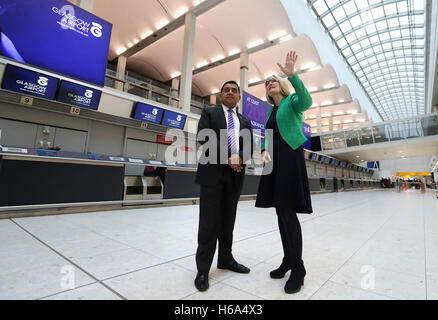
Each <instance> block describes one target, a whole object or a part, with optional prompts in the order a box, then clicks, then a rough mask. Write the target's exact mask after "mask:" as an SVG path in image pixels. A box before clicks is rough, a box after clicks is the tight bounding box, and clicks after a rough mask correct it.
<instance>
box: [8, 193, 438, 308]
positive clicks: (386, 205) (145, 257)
mask: <svg viewBox="0 0 438 320" xmlns="http://www.w3.org/2000/svg"><path fill="white" fill-rule="evenodd" d="M312 201H313V208H314V214H311V215H299V218H300V221H301V226H302V230H303V242H304V248H303V251H304V253H303V260H304V262H305V266H306V269H307V276H306V279H305V283H304V286H303V287H302V290H301V291H300V292H299V293H297V294H292V295H288V294H285V293H284V291H283V286H284V283H285V281H286V280H287V277H285V278H284V279H279V280H274V279H270V278H269V272H270V271H271V270H272V269H274V268H275V267H276V266H277V265H279V264H280V262H281V259H282V247H281V241H280V237H279V233H278V227H277V219H276V215H275V211H274V210H273V209H259V208H255V207H254V201H242V202H240V203H239V206H238V213H237V220H236V227H235V232H234V245H233V253H234V256H235V258H236V260H238V261H239V262H240V263H243V264H245V265H247V266H248V267H250V268H251V273H250V274H243V275H242V274H235V273H232V272H231V271H227V270H218V269H217V268H216V266H215V263H216V258H215V261H214V262H213V266H212V269H211V272H210V288H209V290H207V291H206V292H203V293H201V292H198V291H197V290H196V288H195V287H194V285H193V280H194V278H195V275H196V267H195V258H194V253H195V251H196V237H197V228H198V225H197V223H198V206H196V205H194V206H176V207H162V208H147V209H132V210H121V211H111V212H95V213H83V214H69V215H57V216H43V217H31V218H15V219H1V220H0V299H106V300H110V299H166V300H168V299H188V300H196V299H202V300H207V299H217V300H223V299H227V300H232V299H239V300H258V299H267V300H272V299H275V300H280V299H281V300H283V299H372V300H375V299H379V300H380V299H391V300H394V299H438V254H437V252H438V199H436V198H435V197H434V193H432V192H427V193H420V192H419V191H409V192H405V193H398V192H394V191H392V190H389V191H387V190H382V191H356V192H344V193H332V194H318V195H312Z"/></svg>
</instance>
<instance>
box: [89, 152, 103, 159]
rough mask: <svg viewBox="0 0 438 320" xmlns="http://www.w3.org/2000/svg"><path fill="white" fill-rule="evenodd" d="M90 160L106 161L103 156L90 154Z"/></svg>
mask: <svg viewBox="0 0 438 320" xmlns="http://www.w3.org/2000/svg"><path fill="white" fill-rule="evenodd" d="M88 159H90V160H105V157H104V156H103V155H101V154H93V153H89V154H88Z"/></svg>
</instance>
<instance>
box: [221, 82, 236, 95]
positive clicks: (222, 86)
mask: <svg viewBox="0 0 438 320" xmlns="http://www.w3.org/2000/svg"><path fill="white" fill-rule="evenodd" d="M227 84H235V85H236V86H237V90H238V91H239V94H240V87H239V85H238V84H237V82H236V81H234V80H229V81H227V82H225V83H224V85H223V86H222V89H221V92H223V91H224V87H225V86H226V85H227Z"/></svg>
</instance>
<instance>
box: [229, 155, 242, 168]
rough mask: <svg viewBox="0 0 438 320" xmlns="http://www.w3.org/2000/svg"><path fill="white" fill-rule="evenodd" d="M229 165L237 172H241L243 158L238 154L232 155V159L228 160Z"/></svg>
mask: <svg viewBox="0 0 438 320" xmlns="http://www.w3.org/2000/svg"><path fill="white" fill-rule="evenodd" d="M228 164H229V165H230V166H231V168H233V170H234V171H236V172H241V171H242V169H243V167H242V158H241V157H240V156H239V155H238V154H233V155H231V157H230V158H228Z"/></svg>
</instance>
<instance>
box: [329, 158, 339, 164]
mask: <svg viewBox="0 0 438 320" xmlns="http://www.w3.org/2000/svg"><path fill="white" fill-rule="evenodd" d="M330 164H331V165H337V164H338V160H336V159H332V160H331V161H330Z"/></svg>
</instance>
